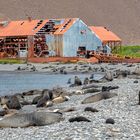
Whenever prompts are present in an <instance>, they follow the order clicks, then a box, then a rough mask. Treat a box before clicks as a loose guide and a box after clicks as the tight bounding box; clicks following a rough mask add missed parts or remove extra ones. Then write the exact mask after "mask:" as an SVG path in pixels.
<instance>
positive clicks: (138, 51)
mask: <svg viewBox="0 0 140 140" xmlns="http://www.w3.org/2000/svg"><path fill="white" fill-rule="evenodd" d="M117 54H118V55H120V56H129V57H137V58H140V46H122V47H121V49H118V50H117Z"/></svg>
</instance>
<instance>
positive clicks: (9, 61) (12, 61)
mask: <svg viewBox="0 0 140 140" xmlns="http://www.w3.org/2000/svg"><path fill="white" fill-rule="evenodd" d="M24 63H25V60H19V59H10V58H3V59H0V64H24Z"/></svg>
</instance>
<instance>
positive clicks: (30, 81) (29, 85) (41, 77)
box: [0, 72, 88, 95]
mask: <svg viewBox="0 0 140 140" xmlns="http://www.w3.org/2000/svg"><path fill="white" fill-rule="evenodd" d="M74 76H75V75H72V74H67V75H62V74H61V75H60V74H57V75H56V74H53V75H48V74H45V73H31V72H26V73H21V72H20V73H18V72H0V95H7V94H14V93H21V92H23V91H28V90H32V89H45V88H52V87H56V86H61V87H63V86H68V85H67V81H68V79H69V78H74ZM78 76H79V77H80V78H81V79H84V78H85V76H88V75H87V74H79V75H78Z"/></svg>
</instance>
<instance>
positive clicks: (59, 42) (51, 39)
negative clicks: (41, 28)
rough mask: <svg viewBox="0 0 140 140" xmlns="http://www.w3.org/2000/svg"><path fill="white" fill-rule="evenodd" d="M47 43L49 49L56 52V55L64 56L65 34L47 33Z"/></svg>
mask: <svg viewBox="0 0 140 140" xmlns="http://www.w3.org/2000/svg"><path fill="white" fill-rule="evenodd" d="M46 44H47V45H48V49H49V50H53V51H55V52H56V56H63V35H54V34H47V35H46Z"/></svg>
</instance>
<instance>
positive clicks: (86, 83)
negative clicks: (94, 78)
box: [83, 77, 90, 85]
mask: <svg viewBox="0 0 140 140" xmlns="http://www.w3.org/2000/svg"><path fill="white" fill-rule="evenodd" d="M89 83H90V81H89V79H88V77H86V78H85V79H84V82H83V84H84V85H88V84H89Z"/></svg>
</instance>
